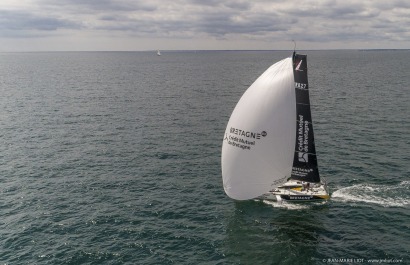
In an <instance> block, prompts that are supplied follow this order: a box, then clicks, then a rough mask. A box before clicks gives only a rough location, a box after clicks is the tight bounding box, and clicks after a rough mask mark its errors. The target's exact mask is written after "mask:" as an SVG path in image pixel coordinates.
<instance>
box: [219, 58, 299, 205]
mask: <svg viewBox="0 0 410 265" xmlns="http://www.w3.org/2000/svg"><path fill="white" fill-rule="evenodd" d="M295 141H296V99H295V83H294V77H293V69H292V58H286V59H284V60H282V61H279V62H277V63H275V64H274V65H272V66H271V67H269V68H268V69H267V70H266V71H265V72H264V73H263V74H262V75H261V76H260V77H259V78H258V79H257V80H256V81H255V82H254V83H253V84H252V85H251V86H250V87H249V88H248V90H246V92H245V93H244V94H243V95H242V97H241V99H240V100H239V102H238V103H237V105H236V107H235V109H234V111H233V112H232V115H231V117H230V119H229V122H228V125H227V127H226V131H225V136H224V141H223V145H222V157H221V160H222V161H221V163H222V178H223V186H224V189H225V192H226V194H227V195H228V196H229V197H231V198H233V199H236V200H248V199H253V198H256V197H258V196H260V195H262V194H264V193H266V192H268V191H269V190H270V189H272V188H274V187H275V186H277V185H274V182H275V181H276V182H278V181H279V182H281V180H283V181H282V182H285V180H286V178H287V177H289V176H290V174H291V171H292V162H293V156H294V148H295ZM279 184H280V183H279Z"/></svg>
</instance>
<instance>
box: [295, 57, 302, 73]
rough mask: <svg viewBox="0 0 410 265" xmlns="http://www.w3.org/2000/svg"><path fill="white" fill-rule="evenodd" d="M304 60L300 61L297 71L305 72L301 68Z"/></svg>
mask: <svg viewBox="0 0 410 265" xmlns="http://www.w3.org/2000/svg"><path fill="white" fill-rule="evenodd" d="M302 61H303V60H300V61H299V63H298V65H297V66H296V68H295V70H296V71H300V72H303V70H302V69H300V66H301V65H302Z"/></svg>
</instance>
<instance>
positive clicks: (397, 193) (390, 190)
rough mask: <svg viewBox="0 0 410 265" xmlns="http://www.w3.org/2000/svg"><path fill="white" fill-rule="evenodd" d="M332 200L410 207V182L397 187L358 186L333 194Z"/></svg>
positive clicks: (404, 182) (401, 183) (342, 189)
mask: <svg viewBox="0 0 410 265" xmlns="http://www.w3.org/2000/svg"><path fill="white" fill-rule="evenodd" d="M331 198H332V200H336V201H345V202H363V203H369V204H377V205H381V206H383V207H406V206H409V205H410V181H402V182H400V183H399V184H397V185H377V184H358V185H353V186H349V187H345V188H341V189H339V190H337V191H335V192H333V194H332V196H331Z"/></svg>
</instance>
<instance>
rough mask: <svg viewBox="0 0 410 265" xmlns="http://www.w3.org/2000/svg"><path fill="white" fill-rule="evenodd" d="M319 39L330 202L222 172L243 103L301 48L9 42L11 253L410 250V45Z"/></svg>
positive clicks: (110, 255)
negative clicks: (266, 191)
mask: <svg viewBox="0 0 410 265" xmlns="http://www.w3.org/2000/svg"><path fill="white" fill-rule="evenodd" d="M305 53H307V54H308V67H309V82H310V90H311V92H310V93H311V103H312V116H313V123H314V129H315V140H316V150H317V153H318V161H319V167H320V172H321V175H322V176H324V177H325V178H326V179H327V181H328V182H329V186H330V190H331V193H332V199H331V200H330V201H328V202H326V203H309V204H306V203H304V204H291V203H283V204H279V203H273V202H256V201H245V202H235V201H233V200H231V199H230V198H228V197H227V196H226V195H225V193H224V191H223V187H222V179H221V170H220V151H221V145H222V139H223V134H224V131H225V126H226V124H227V122H228V119H229V116H230V114H231V112H232V110H233V108H234V106H235V104H236V102H237V101H238V99H239V98H240V96H241V95H242V93H243V92H244V91H245V90H246V89H247V87H249V85H251V84H252V82H253V81H254V80H255V79H256V78H257V77H258V76H259V75H260V74H262V73H263V72H264V71H265V70H266V69H267V68H268V67H269V66H270V65H271V64H273V63H274V62H276V61H278V60H280V59H283V58H285V57H287V56H289V55H290V52H268V51H258V52H256V51H255V52H244V51H242V52H217V51H215V52H166V51H165V52H162V56H156V53H155V52H82V53H81V52H80V53H69V52H68V53H60V52H56V53H0V91H1V97H0V109H1V112H0V141H1V142H0V262H1V263H2V264H332V263H334V264H352V263H370V262H372V261H373V262H375V261H377V262H380V263H381V264H387V263H392V262H395V263H399V264H400V263H401V264H406V263H409V262H410V253H409V250H410V243H409V238H410V223H409V218H410V212H409V209H410V204H409V203H410V179H409V176H410V166H409V159H408V157H409V154H410V137H409V132H410V125H409V124H410V118H409V114H410V113H409V110H410V103H409V101H410V93H409V92H410V75H409V72H408V71H409V70H408V69H410V51H307V52H305ZM380 263H378V264H380Z"/></svg>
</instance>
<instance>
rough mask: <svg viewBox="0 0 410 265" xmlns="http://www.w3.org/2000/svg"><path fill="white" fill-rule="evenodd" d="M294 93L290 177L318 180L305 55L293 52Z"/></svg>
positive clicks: (311, 180) (308, 180)
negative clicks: (293, 148)
mask: <svg viewBox="0 0 410 265" xmlns="http://www.w3.org/2000/svg"><path fill="white" fill-rule="evenodd" d="M293 75H294V79H295V94H296V143H295V153H294V158H293V167H292V174H291V179H294V180H302V181H306V182H320V176H319V169H318V164H317V158H316V148H315V140H314V135H313V125H312V116H311V111H310V100H309V84H308V76H307V56H306V55H301V54H297V53H296V52H295V51H294V52H293Z"/></svg>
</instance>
